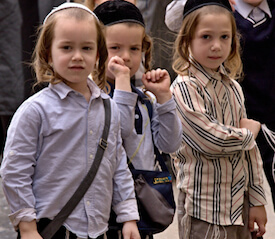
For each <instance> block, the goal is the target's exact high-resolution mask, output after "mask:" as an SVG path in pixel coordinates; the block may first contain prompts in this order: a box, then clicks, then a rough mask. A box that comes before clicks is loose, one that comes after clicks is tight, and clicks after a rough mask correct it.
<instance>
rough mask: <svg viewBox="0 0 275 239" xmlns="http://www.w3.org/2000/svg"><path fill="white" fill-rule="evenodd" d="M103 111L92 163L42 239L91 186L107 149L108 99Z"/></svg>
mask: <svg viewBox="0 0 275 239" xmlns="http://www.w3.org/2000/svg"><path fill="white" fill-rule="evenodd" d="M103 103H104V109H105V125H104V129H103V133H102V136H101V139H100V141H99V144H98V147H97V151H96V155H95V159H94V162H93V164H92V166H91V168H90V170H89V172H88V173H87V175H86V176H85V178H84V179H83V180H82V182H81V184H80V185H79V187H78V188H77V189H76V191H75V193H74V194H73V196H72V197H71V198H70V199H69V201H68V202H67V203H66V205H65V206H64V207H63V208H62V209H61V211H60V212H59V213H58V214H57V215H56V216H55V218H54V219H53V220H52V221H51V222H50V223H49V224H48V226H47V227H46V228H45V229H44V230H43V231H42V233H41V236H42V237H43V238H44V239H50V238H52V236H53V235H54V234H55V233H56V232H57V231H58V229H59V228H60V227H61V226H62V224H63V222H64V221H65V220H66V219H67V217H68V216H69V215H70V214H71V212H72V211H73V210H74V209H75V207H76V206H77V204H78V203H79V201H80V200H81V198H83V196H84V194H85V193H86V191H87V190H88V188H89V187H90V185H91V184H92V182H93V180H94V178H95V176H96V173H97V171H98V168H99V166H100V163H101V160H102V157H103V154H104V151H105V149H106V148H107V138H108V134H109V128H110V121H111V106H110V99H109V98H108V99H103Z"/></svg>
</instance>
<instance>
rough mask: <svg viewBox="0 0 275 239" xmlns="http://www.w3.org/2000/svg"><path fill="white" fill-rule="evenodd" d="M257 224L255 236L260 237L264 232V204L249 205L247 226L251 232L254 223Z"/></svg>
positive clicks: (265, 220)
mask: <svg viewBox="0 0 275 239" xmlns="http://www.w3.org/2000/svg"><path fill="white" fill-rule="evenodd" d="M255 222H256V224H257V225H258V231H257V234H256V236H257V237H261V236H262V235H264V234H265V224H266V222H267V217H266V211H265V207H264V206H256V207H251V208H250V209H249V222H248V227H249V230H250V231H251V232H253V231H254V223H255Z"/></svg>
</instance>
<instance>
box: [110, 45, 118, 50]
mask: <svg viewBox="0 0 275 239" xmlns="http://www.w3.org/2000/svg"><path fill="white" fill-rule="evenodd" d="M109 49H111V50H118V49H119V47H118V46H110V47H109Z"/></svg>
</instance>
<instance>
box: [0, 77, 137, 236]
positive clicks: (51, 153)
mask: <svg viewBox="0 0 275 239" xmlns="http://www.w3.org/2000/svg"><path fill="white" fill-rule="evenodd" d="M88 85H89V88H90V90H91V92H92V96H91V99H90V101H89V102H87V101H86V100H85V98H84V97H83V96H82V95H81V94H80V93H78V92H76V91H74V90H72V89H71V88H70V87H68V86H67V85H66V84H64V83H59V84H56V85H51V84H50V85H49V87H47V88H45V89H43V90H42V91H40V92H38V93H37V94H35V95H33V96H32V97H30V98H29V99H28V100H26V101H25V102H24V103H23V104H22V105H21V106H20V108H19V109H18V110H17V112H16V113H15V115H14V117H13V119H12V122H11V124H10V127H9V130H8V136H7V142H6V146H5V151H4V158H3V163H2V168H1V176H2V178H3V189H4V193H5V195H6V198H7V201H8V203H9V205H10V208H11V212H12V213H11V214H10V219H11V221H12V223H13V225H14V226H15V227H16V226H17V225H18V223H19V222H20V221H21V220H22V221H31V220H33V219H40V218H50V219H52V218H53V217H54V216H55V215H56V214H57V213H58V212H59V211H60V210H61V208H62V207H63V206H64V205H65V203H66V202H67V201H68V199H69V198H70V197H71V195H72V194H73V193H74V191H75V190H76V188H77V187H78V186H79V184H80V182H81V180H82V179H83V178H84V176H85V175H86V173H87V172H88V170H89V168H90V166H91V164H92V162H93V160H94V156H95V153H96V149H97V145H98V142H99V139H100V137H101V134H102V131H103V126H104V106H103V102H102V98H107V97H109V96H108V95H106V94H104V93H103V92H101V91H100V89H99V88H98V87H97V86H96V84H95V83H94V82H93V81H92V80H88ZM111 109H112V111H111V114H112V117H111V125H110V132H109V136H108V147H107V149H106V151H105V153H104V156H103V159H102V162H101V165H100V167H99V170H98V173H97V175H96V177H95V179H94V181H93V183H92V185H91V187H90V188H89V190H88V191H87V193H86V194H85V196H84V198H83V199H82V200H81V201H80V203H79V204H78V206H77V207H76V208H75V210H74V211H73V212H72V214H71V215H70V216H69V218H68V219H67V220H66V221H65V223H64V226H65V227H66V228H67V229H68V230H70V231H72V232H73V233H75V234H77V236H78V237H81V238H85V237H87V236H89V237H92V238H96V237H97V236H99V235H101V234H102V233H104V232H105V231H106V230H107V227H108V218H109V213H110V208H111V203H112V204H113V207H114V210H115V212H116V213H117V215H118V218H117V220H118V222H125V221H129V220H138V219H139V216H138V211H137V205H136V199H135V194H134V186H133V180H132V176H131V173H130V171H129V169H128V166H127V161H126V154H125V151H124V148H123V147H122V139H121V130H120V114H119V110H118V107H117V105H116V104H115V103H114V101H112V100H111Z"/></svg>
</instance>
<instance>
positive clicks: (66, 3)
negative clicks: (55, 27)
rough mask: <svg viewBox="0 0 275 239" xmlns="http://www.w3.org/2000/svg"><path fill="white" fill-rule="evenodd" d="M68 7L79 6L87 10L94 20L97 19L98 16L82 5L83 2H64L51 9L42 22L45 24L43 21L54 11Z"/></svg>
mask: <svg viewBox="0 0 275 239" xmlns="http://www.w3.org/2000/svg"><path fill="white" fill-rule="evenodd" d="M68 8H81V9H83V10H85V11H87V12H89V13H90V14H91V15H93V16H94V17H95V18H96V20H97V21H98V18H97V16H96V15H95V14H94V13H93V11H91V10H90V9H89V8H87V7H86V6H84V5H83V4H80V3H74V2H65V3H63V4H61V5H59V6H58V7H55V8H53V9H52V10H51V12H50V13H49V14H48V15H47V16H46V17H45V19H44V21H43V24H45V22H46V21H47V19H48V18H49V17H50V16H51V15H53V14H54V13H56V12H59V11H61V10H64V9H68Z"/></svg>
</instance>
